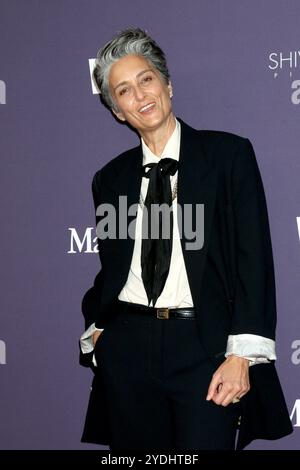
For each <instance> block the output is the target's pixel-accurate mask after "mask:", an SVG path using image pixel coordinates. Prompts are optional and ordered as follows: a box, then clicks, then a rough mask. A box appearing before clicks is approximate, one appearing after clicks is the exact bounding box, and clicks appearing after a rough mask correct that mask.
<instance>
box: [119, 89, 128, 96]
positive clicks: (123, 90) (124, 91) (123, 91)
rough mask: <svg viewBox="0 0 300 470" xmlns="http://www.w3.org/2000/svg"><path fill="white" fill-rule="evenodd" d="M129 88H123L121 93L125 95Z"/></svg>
mask: <svg viewBox="0 0 300 470" xmlns="http://www.w3.org/2000/svg"><path fill="white" fill-rule="evenodd" d="M127 90H128V88H122V90H121V91H120V93H119V94H120V95H124V93H126V91H127Z"/></svg>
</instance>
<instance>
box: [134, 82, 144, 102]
mask: <svg viewBox="0 0 300 470" xmlns="http://www.w3.org/2000/svg"><path fill="white" fill-rule="evenodd" d="M135 96H136V99H137V100H139V101H141V100H143V99H144V96H145V92H144V90H143V89H142V88H141V87H140V85H137V86H136V87H135Z"/></svg>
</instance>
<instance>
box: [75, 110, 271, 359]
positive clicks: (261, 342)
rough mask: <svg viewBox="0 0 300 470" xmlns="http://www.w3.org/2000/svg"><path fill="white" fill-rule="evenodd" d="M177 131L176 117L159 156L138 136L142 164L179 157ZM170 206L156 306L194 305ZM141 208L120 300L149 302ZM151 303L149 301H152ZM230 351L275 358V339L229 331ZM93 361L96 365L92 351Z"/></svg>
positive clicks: (85, 341)
mask: <svg viewBox="0 0 300 470" xmlns="http://www.w3.org/2000/svg"><path fill="white" fill-rule="evenodd" d="M175 119H176V118H175ZM180 134H181V129H180V122H179V121H178V120H177V119H176V126H175V129H174V131H173V133H172V135H171V136H170V138H169V140H168V141H167V143H166V145H165V148H164V150H163V152H162V154H161V156H160V157H157V156H156V155H154V154H153V153H152V151H151V150H150V149H149V147H148V146H147V145H146V143H145V142H144V140H143V138H141V143H142V150H143V165H145V164H147V163H152V162H154V163H157V162H158V161H159V159H160V158H174V159H175V160H179V150H180ZM177 174H178V171H176V173H175V174H174V175H170V181H171V188H172V190H173V188H174V185H175V183H176V180H177ZM148 184H149V179H148V178H145V177H143V178H142V182H141V190H140V191H141V195H142V200H145V199H146V194H147V189H148ZM172 207H173V218H174V230H173V247H172V255H171V261H170V270H169V274H168V277H167V280H166V283H165V286H164V288H163V291H162V293H161V294H160V296H159V297H158V299H157V301H156V304H155V307H169V308H174V307H193V306H194V304H193V299H192V294H191V291H190V286H189V282H188V277H187V272H186V267H185V263H184V258H183V253H182V247H181V242H180V235H179V229H178V223H177V197H175V198H174V199H173V203H172ZM142 212H143V211H142V208H141V206H140V204H139V206H138V211H137V218H136V227H135V242H134V249H133V254H132V260H131V265H130V268H129V273H128V277H127V281H126V283H125V285H124V286H123V288H122V290H121V291H120V293H119V295H118V298H119V300H123V301H126V302H134V303H138V304H142V305H148V299H147V294H146V291H145V288H144V284H143V280H142V276H141V242H142V238H141V232H142ZM150 305H152V301H151V304H150ZM95 330H97V329H96V328H95V323H93V324H92V325H91V326H90V327H89V328H88V329H87V330H86V331H85V332H84V333H83V334H82V336H81V338H80V344H81V350H82V352H83V353H89V352H91V351H92V350H93V349H94V346H93V342H92V335H93V333H94V332H95ZM99 331H103V329H101V330H100V329H99ZM232 354H234V355H236V356H242V357H245V358H247V359H249V360H250V361H251V362H250V365H253V364H258V363H262V362H268V360H270V359H274V360H275V359H276V354H275V342H274V341H273V340H271V339H269V338H265V337H262V336H258V335H253V334H240V335H229V336H228V341H227V349H226V353H225V357H227V356H229V355H232ZM93 363H94V364H95V365H96V360H95V356H94V355H93Z"/></svg>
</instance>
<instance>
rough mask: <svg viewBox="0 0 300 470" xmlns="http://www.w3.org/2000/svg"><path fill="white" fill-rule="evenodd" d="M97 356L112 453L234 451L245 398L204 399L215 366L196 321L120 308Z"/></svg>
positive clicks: (97, 346)
mask: <svg viewBox="0 0 300 470" xmlns="http://www.w3.org/2000/svg"><path fill="white" fill-rule="evenodd" d="M119 304H120V302H119ZM95 357H96V360H97V363H98V364H99V363H100V362H101V365H102V370H103V377H104V386H105V392H106V396H107V403H108V414H109V423H110V428H111V435H112V443H111V446H110V448H111V450H112V451H113V450H145V451H147V450H171V451H174V450H175V451H176V450H216V449H219V450H221V449H222V450H225V449H234V447H235V438H236V430H237V422H238V418H239V414H240V404H239V403H235V404H230V405H228V406H227V407H223V406H222V405H216V404H215V403H214V402H213V401H209V402H208V401H206V400H205V398H206V395H207V391H208V387H209V383H210V380H211V378H212V374H213V373H214V371H215V367H214V365H213V364H212V362H211V361H210V359H209V358H208V357H207V355H206V353H205V351H204V349H203V348H202V345H201V342H200V338H199V332H198V330H197V322H196V320H195V319H168V320H161V319H157V318H155V317H148V316H144V315H140V314H137V313H130V312H128V311H127V309H126V307H124V308H122V307H121V308H120V307H119V308H118V311H117V313H116V316H115V317H114V318H113V320H112V321H111V323H110V324H109V325H108V326H107V327H106V328H105V329H104V331H103V332H102V334H101V336H100V338H99V339H98V341H97V343H96V347H95Z"/></svg>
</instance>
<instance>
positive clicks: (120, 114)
mask: <svg viewBox="0 0 300 470" xmlns="http://www.w3.org/2000/svg"><path fill="white" fill-rule="evenodd" d="M112 112H113V113H114V115H115V116H117V118H118V119H119V120H120V121H123V122H124V121H126V119H125V117H124V114H123V113H121V112H120V111H119V112H117V111H115V110H114V109H112Z"/></svg>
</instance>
